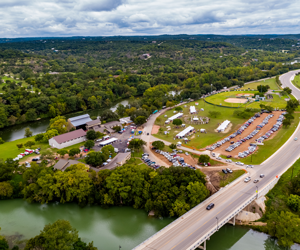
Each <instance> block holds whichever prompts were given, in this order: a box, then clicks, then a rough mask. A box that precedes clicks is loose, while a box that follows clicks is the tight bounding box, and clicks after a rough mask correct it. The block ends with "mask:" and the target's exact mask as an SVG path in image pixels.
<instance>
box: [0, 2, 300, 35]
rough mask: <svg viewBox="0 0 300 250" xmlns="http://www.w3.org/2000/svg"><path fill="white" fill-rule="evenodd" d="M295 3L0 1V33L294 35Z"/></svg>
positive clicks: (297, 18) (297, 8)
mask: <svg viewBox="0 0 300 250" xmlns="http://www.w3.org/2000/svg"><path fill="white" fill-rule="evenodd" d="M299 11H300V6H299V4H298V2H297V1H295V0H290V1H289V2H282V1H279V0H265V1H261V0H252V1H248V2H247V3H245V1H244V0H223V1H221V0H214V1H211V0H185V1H179V0H177V1H176V0H151V1H145V0H1V1H0V37H28V36H70V35H81V36H84V35H90V36H102V35H139V34H140V35H144V34H183V33H185V34H207V33H209V34H268V33H272V34H274V33H277V34H282V33H297V32H299V31H298V27H299V24H300V16H299V14H298V13H299Z"/></svg>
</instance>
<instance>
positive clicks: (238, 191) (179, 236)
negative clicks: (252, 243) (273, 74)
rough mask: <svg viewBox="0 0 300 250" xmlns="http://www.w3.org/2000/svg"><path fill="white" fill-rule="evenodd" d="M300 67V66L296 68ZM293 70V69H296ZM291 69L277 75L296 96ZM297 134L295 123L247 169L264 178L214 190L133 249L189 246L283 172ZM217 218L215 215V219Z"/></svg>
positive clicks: (299, 151)
mask: <svg viewBox="0 0 300 250" xmlns="http://www.w3.org/2000/svg"><path fill="white" fill-rule="evenodd" d="M298 71H300V70H298ZM298 71H297V72H298ZM293 74H294V72H289V73H286V74H284V75H282V76H281V77H280V80H281V82H282V84H283V86H284V87H286V86H288V87H290V88H291V89H292V91H293V95H294V96H295V97H296V98H297V99H300V90H299V89H297V88H296V87H294V86H293V85H292V83H291V82H290V78H291V77H292V75H293ZM295 136H297V137H299V138H300V126H298V127H297V129H296V131H295V133H294V134H293V136H292V137H291V138H290V139H289V140H288V141H287V142H286V143H285V144H284V145H283V146H282V147H281V148H280V149H279V150H278V151H277V152H276V153H275V154H274V155H273V156H271V157H270V158H269V159H268V160H266V161H265V162H264V163H262V164H261V165H259V166H257V167H255V168H253V169H251V173H248V175H250V176H251V178H252V180H254V179H256V178H258V179H259V175H260V174H261V173H264V174H265V178H263V179H261V180H260V182H259V183H257V184H254V183H253V182H252V181H251V182H249V183H245V182H243V181H242V180H241V181H238V182H236V183H234V184H233V185H230V186H228V187H227V188H226V187H225V188H224V189H223V190H221V191H220V192H218V193H217V195H215V196H214V197H213V198H212V199H211V200H209V201H204V202H203V203H201V204H200V205H198V206H197V207H196V208H195V209H194V210H192V212H191V213H188V214H187V215H186V216H185V215H183V217H181V218H179V219H177V220H176V222H175V223H172V224H170V226H167V227H166V228H165V229H163V230H162V231H161V232H159V233H158V234H156V235H155V236H154V237H151V238H149V239H148V240H147V241H145V242H144V243H142V244H141V245H139V246H138V247H136V248H135V249H136V250H139V249H143V250H171V249H172V250H184V249H193V245H194V243H196V242H197V241H198V240H199V239H201V238H202V237H204V236H205V235H206V233H207V232H208V231H210V230H212V229H213V228H214V227H215V226H216V223H217V221H222V220H223V219H225V218H227V217H228V216H230V215H231V214H232V212H233V211H234V209H236V208H238V207H240V206H241V205H242V204H244V203H245V202H246V201H248V200H249V199H250V198H251V197H253V195H255V193H256V189H257V188H258V189H259V190H261V189H262V188H263V187H266V186H267V185H268V184H269V183H270V182H272V181H274V180H275V178H276V177H277V176H278V177H279V176H280V175H281V174H283V173H284V172H285V171H286V170H287V169H288V168H289V167H290V166H291V165H292V164H293V163H294V162H295V161H296V160H297V159H298V158H299V156H300V140H298V141H294V137H295ZM211 202H213V203H214V204H215V207H214V208H213V209H212V210H210V211H207V210H206V209H205V208H206V206H207V205H208V204H209V203H211ZM216 218H218V219H216Z"/></svg>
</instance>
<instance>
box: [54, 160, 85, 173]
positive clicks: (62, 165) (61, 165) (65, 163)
mask: <svg viewBox="0 0 300 250" xmlns="http://www.w3.org/2000/svg"><path fill="white" fill-rule="evenodd" d="M78 163H81V164H84V163H82V162H80V161H75V160H64V159H60V160H59V161H58V162H57V163H56V164H55V165H54V166H53V168H54V169H57V170H61V171H65V170H66V169H67V168H68V167H70V166H71V165H75V164H78ZM84 165H86V168H87V170H89V165H87V164H84Z"/></svg>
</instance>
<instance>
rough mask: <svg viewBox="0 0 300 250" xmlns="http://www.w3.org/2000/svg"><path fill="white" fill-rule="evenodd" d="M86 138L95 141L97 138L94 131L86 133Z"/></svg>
mask: <svg viewBox="0 0 300 250" xmlns="http://www.w3.org/2000/svg"><path fill="white" fill-rule="evenodd" d="M86 138H87V139H88V140H95V139H96V138H97V136H96V132H95V130H89V131H88V132H86Z"/></svg>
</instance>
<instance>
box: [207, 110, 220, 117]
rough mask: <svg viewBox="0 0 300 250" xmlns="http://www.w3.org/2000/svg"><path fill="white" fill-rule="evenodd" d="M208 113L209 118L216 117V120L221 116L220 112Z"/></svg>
mask: <svg viewBox="0 0 300 250" xmlns="http://www.w3.org/2000/svg"><path fill="white" fill-rule="evenodd" d="M208 113H209V116H211V117H214V118H217V116H220V115H221V112H218V111H209V112H208Z"/></svg>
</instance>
